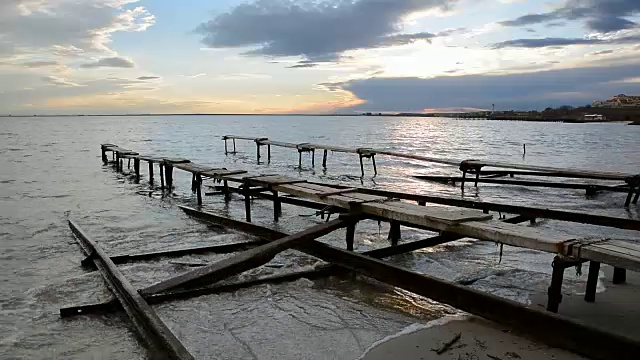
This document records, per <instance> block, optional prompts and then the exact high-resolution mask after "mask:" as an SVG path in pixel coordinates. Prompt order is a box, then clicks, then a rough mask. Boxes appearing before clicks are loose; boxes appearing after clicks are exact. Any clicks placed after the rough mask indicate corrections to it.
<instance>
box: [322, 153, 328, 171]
mask: <svg viewBox="0 0 640 360" xmlns="http://www.w3.org/2000/svg"><path fill="white" fill-rule="evenodd" d="M327 152H328V150H327V149H325V150H324V154H323V155H322V167H323V168H325V169H326V168H327Z"/></svg>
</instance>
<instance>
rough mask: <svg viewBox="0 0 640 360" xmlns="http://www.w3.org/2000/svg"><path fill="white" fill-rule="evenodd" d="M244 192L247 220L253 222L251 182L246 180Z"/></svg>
mask: <svg viewBox="0 0 640 360" xmlns="http://www.w3.org/2000/svg"><path fill="white" fill-rule="evenodd" d="M242 190H243V192H244V212H245V218H246V219H247V222H251V192H250V191H249V190H250V186H249V182H248V181H246V180H245V182H244V184H243V188H242Z"/></svg>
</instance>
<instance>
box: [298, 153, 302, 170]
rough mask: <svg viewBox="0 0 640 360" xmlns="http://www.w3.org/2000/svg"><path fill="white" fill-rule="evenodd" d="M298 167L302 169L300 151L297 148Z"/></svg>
mask: <svg viewBox="0 0 640 360" xmlns="http://www.w3.org/2000/svg"><path fill="white" fill-rule="evenodd" d="M298 168H299V169H302V151H301V150H300V149H298Z"/></svg>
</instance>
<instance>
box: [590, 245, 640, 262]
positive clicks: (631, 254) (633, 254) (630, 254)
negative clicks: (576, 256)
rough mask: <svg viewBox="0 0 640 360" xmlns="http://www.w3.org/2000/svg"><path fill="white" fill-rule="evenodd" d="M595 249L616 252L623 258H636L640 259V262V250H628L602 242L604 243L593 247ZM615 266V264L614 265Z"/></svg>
mask: <svg viewBox="0 0 640 360" xmlns="http://www.w3.org/2000/svg"><path fill="white" fill-rule="evenodd" d="M593 247H594V248H596V249H606V250H609V251H611V252H616V253H620V254H621V256H625V257H627V258H635V259H638V261H639V262H640V251H638V250H631V249H627V248H622V247H619V246H616V245H613V244H611V243H609V242H607V241H605V242H602V243H598V244H594V245H593ZM612 265H615V264H612Z"/></svg>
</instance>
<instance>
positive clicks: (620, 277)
mask: <svg viewBox="0 0 640 360" xmlns="http://www.w3.org/2000/svg"><path fill="white" fill-rule="evenodd" d="M626 281H627V270H625V269H623V268H619V267H614V268H613V283H614V284H624V283H625V282H626Z"/></svg>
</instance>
